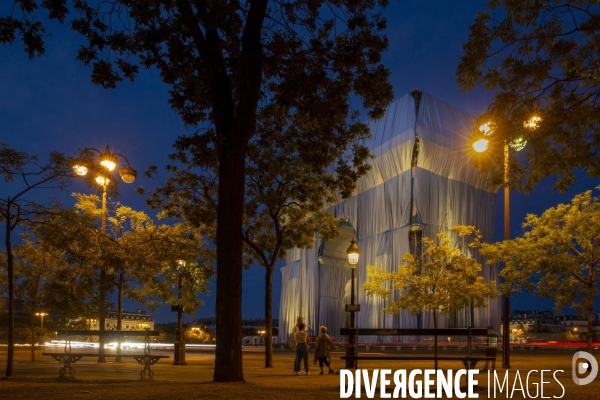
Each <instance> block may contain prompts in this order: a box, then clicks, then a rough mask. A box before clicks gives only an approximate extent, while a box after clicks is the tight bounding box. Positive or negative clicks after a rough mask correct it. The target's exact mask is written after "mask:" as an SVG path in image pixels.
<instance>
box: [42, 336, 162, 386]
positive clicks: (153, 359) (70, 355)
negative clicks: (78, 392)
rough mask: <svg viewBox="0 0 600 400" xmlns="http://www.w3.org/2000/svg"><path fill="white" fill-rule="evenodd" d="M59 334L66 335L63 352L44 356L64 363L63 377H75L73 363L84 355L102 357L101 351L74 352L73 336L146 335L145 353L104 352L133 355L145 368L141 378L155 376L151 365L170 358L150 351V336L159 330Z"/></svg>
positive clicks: (108, 354)
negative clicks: (72, 347)
mask: <svg viewBox="0 0 600 400" xmlns="http://www.w3.org/2000/svg"><path fill="white" fill-rule="evenodd" d="M58 335H59V336H65V348H64V351H63V352H61V353H57V352H52V353H50V352H46V353H42V355H43V356H49V357H52V358H53V359H55V360H56V361H58V362H59V363H63V364H64V365H63V367H62V368H61V369H60V371H59V374H60V377H61V378H65V375H66V374H67V373H68V374H69V378H73V377H74V372H75V369H74V368H73V367H72V366H71V364H75V363H76V362H77V361H79V360H81V359H82V358H83V357H100V354H99V353H91V352H73V351H72V350H71V337H73V336H101V335H102V336H117V337H119V338H120V339H122V338H124V337H126V336H144V353H143V354H141V353H140V354H111V353H104V354H103V356H104V357H131V358H133V359H134V360H135V361H137V362H138V364H140V365H143V366H144V369H142V371H141V372H140V377H141V378H146V377H148V378H150V379H152V378H153V377H154V371H152V369H151V368H150V366H151V365H154V364H156V363H157V362H158V360H160V359H161V358H169V356H162V355H155V354H151V353H150V341H149V338H150V336H159V335H160V333H159V332H158V331H151V330H148V329H145V330H143V331H97V330H69V331H59V332H58Z"/></svg>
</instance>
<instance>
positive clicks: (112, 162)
mask: <svg viewBox="0 0 600 400" xmlns="http://www.w3.org/2000/svg"><path fill="white" fill-rule="evenodd" d="M117 162H118V160H117V157H116V156H115V155H113V154H111V153H109V152H108V151H106V152H105V153H102V154H101V155H100V165H102V166H103V167H104V168H106V169H107V170H109V171H112V170H114V169H115V167H116V166H117Z"/></svg>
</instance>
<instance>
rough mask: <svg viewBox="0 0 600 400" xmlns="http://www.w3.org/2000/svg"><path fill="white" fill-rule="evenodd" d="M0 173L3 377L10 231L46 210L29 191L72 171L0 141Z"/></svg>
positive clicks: (64, 182) (60, 182) (11, 330)
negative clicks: (2, 187)
mask: <svg viewBox="0 0 600 400" xmlns="http://www.w3.org/2000/svg"><path fill="white" fill-rule="evenodd" d="M1 24H2V21H0V32H2V27H1ZM0 38H1V36H0ZM0 176H1V177H3V179H4V182H5V183H6V184H7V187H8V188H10V189H7V191H6V192H5V193H3V194H2V197H1V198H0V222H3V223H4V234H5V246H6V247H5V249H6V283H7V289H8V351H7V357H6V376H7V377H10V376H12V373H13V360H14V350H15V349H14V344H15V338H14V335H15V320H14V298H15V276H14V272H15V271H14V255H13V250H12V247H13V244H12V234H13V233H14V232H15V230H16V229H17V228H18V227H19V226H21V225H24V224H26V223H29V222H31V221H34V220H36V219H38V218H39V216H40V215H41V214H44V213H47V212H48V211H49V209H48V208H47V207H45V204H44V203H43V202H39V201H36V200H34V199H32V198H31V194H32V193H33V192H37V191H39V190H40V189H60V190H63V189H64V188H65V187H67V186H68V184H69V178H71V177H72V176H73V173H72V170H71V167H70V164H69V159H68V158H67V157H65V156H64V155H63V154H61V153H58V152H51V153H50V155H49V156H48V159H47V160H44V161H40V159H39V158H38V156H36V155H29V154H27V153H25V152H22V151H18V150H16V149H13V148H12V147H10V146H9V145H8V144H6V143H3V142H0ZM9 191H10V192H9Z"/></svg>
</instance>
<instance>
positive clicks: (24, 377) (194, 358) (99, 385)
mask: <svg viewBox="0 0 600 400" xmlns="http://www.w3.org/2000/svg"><path fill="white" fill-rule="evenodd" d="M407 354H410V353H407ZM340 355H341V353H337V354H333V355H332V366H333V367H334V368H335V369H336V370H338V369H339V367H341V366H343V364H342V361H341V360H340V359H339V356H340ZM572 355H573V352H568V351H551V352H550V351H548V352H544V351H514V352H513V353H512V355H511V361H512V365H511V367H512V368H511V369H510V370H509V379H508V382H509V387H510V389H511V390H512V387H513V384H514V382H515V378H516V371H517V370H518V371H519V375H520V377H521V381H522V384H523V387H524V388H525V386H526V385H527V383H526V379H527V373H528V372H529V371H530V370H537V371H538V372H533V373H531V374H530V375H529V386H528V388H529V394H530V396H534V397H535V395H536V387H537V389H538V390H539V386H540V381H541V373H540V370H542V369H544V370H551V371H552V372H554V371H556V370H563V371H564V372H559V373H557V374H556V377H557V378H558V380H559V381H560V383H561V384H562V385H563V387H564V392H565V393H564V396H562V398H563V399H569V400H570V399H585V400H594V399H600V376H599V377H597V378H596V380H595V381H594V382H592V383H591V384H589V385H587V386H577V385H575V384H574V383H573V380H572V378H571V359H572ZM311 356H312V353H311ZM29 357H30V352H29V351H28V350H27V349H18V350H17V352H16V361H15V376H14V377H13V378H10V379H5V380H1V381H0V399H38V398H43V399H48V400H54V399H148V400H150V399H168V400H175V399H206V398H217V399H239V398H243V399H290V398H301V399H306V398H309V399H319V400H321V399H339V398H340V377H339V376H338V375H322V376H319V375H318V373H319V368H318V366H314V365H313V364H312V357H310V359H311V363H310V365H309V370H310V373H311V375H310V376H293V375H292V369H293V367H292V366H293V360H294V354H293V353H292V352H291V351H283V352H282V351H277V352H275V354H274V364H275V367H274V368H270V369H265V368H264V354H263V353H262V352H244V376H245V379H246V383H225V384H224V383H218V384H217V383H213V382H211V379H212V374H213V362H214V353H211V352H194V353H191V352H188V354H187V356H186V361H187V362H188V365H187V366H175V365H172V364H171V363H172V358H171V359H167V360H161V361H159V362H158V363H157V364H156V365H155V366H153V370H154V372H155V376H154V380H140V379H139V372H140V370H141V366H139V365H138V364H137V363H135V362H134V361H133V360H131V359H125V360H126V362H124V363H121V364H117V363H115V362H113V361H114V359H112V358H109V359H108V362H107V363H106V364H97V363H96V362H95V361H94V360H93V359H89V360H87V361H83V360H82V361H80V362H78V363H76V364H74V367H75V377H76V379H73V380H59V379H58V370H59V368H60V364H58V363H57V362H55V361H54V360H52V359H50V358H49V357H43V356H41V351H37V352H36V360H37V361H36V362H35V363H33V362H31V361H29ZM596 358H597V359H598V357H596ZM84 360H85V359H84ZM499 361H500V357H499V358H498V364H497V367H498V369H497V373H498V374H499V375H500V376H501V377H502V378H504V374H505V370H503V369H501V368H499V365H500V362H499ZM359 366H360V368H367V369H371V370H372V369H374V368H385V369H391V370H397V369H406V370H412V369H417V368H418V369H428V368H433V363H432V362H417V361H408V362H399V361H389V362H388V361H371V362H361V363H360V365H359ZM0 368H1V369H0V371H2V375H3V374H4V371H5V368H6V347H0ZM440 368H441V369H454V370H457V369H459V368H462V366H461V365H460V364H459V363H457V362H445V363H440ZM492 377H493V375H492ZM421 378H422V376H421ZM478 378H479V379H478V380H479V388H478V390H477V393H478V394H479V398H483V399H485V398H488V384H487V372H483V371H482V372H481V373H480V374H479V377H478ZM544 382H548V383H545V384H544V397H549V398H552V397H553V396H556V397H561V395H563V388H562V387H561V386H560V385H559V384H558V383H557V382H556V380H555V379H554V378H553V376H552V373H547V372H545V373H544ZM462 385H463V386H464V385H466V380H465V379H464V378H463V380H462ZM393 388H394V386H393V384H392V386H390V388H389V389H388V393H391V392H392V390H393ZM516 388H517V389H518V388H520V385H519V382H517V384H516ZM497 390H498V389H497ZM490 392H491V397H490V398H494V396H493V389H491V388H490ZM510 394H511V393H508V396H507V393H506V388H505V389H504V391H503V392H502V393H498V391H497V393H496V398H500V399H506V398H513V399H521V398H530V396H529V395H527V392H526V397H524V396H523V393H522V392H521V391H519V390H515V391H514V392H513V393H512V397H511V396H510ZM539 395H540V393H538V397H537V398H538V399H539V398H541V396H539ZM351 398H355V396H354V394H353V395H352V396H351ZM361 398H363V399H366V398H367V396H366V394H365V390H364V388H363V390H362V396H361ZM375 398H379V390H377V391H376V396H375ZM454 398H456V397H454Z"/></svg>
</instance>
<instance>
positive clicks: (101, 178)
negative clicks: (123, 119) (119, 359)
mask: <svg viewBox="0 0 600 400" xmlns="http://www.w3.org/2000/svg"><path fill="white" fill-rule="evenodd" d="M89 152H95V153H98V162H99V164H100V166H101V168H100V169H99V170H97V174H96V183H97V184H98V185H100V187H101V188H102V226H101V229H102V234H106V219H107V210H106V188H107V187H108V184H109V183H110V181H111V178H112V171H113V170H114V169H115V168H116V167H117V164H118V161H119V157H121V158H122V159H123V160H125V162H126V163H127V165H126V166H125V167H123V168H121V169H119V175H120V176H121V179H122V180H123V182H125V183H133V181H134V180H135V178H136V177H137V171H136V170H135V169H133V168H131V166H130V165H129V160H128V159H127V157H125V156H124V155H123V154H120V153H114V152H111V151H110V149H109V148H108V146H106V150H105V151H104V152H102V151H100V150H98V149H95V148H93V147H86V148H85V149H83V151H82V152H81V155H80V158H78V159H77V160H75V162H74V163H73V170H74V171H75V173H76V174H77V175H80V176H84V175H87V173H88V172H89V170H90V166H89V164H88V161H87V160H86V159H83V158H81V156H82V155H83V154H84V153H89ZM105 282H106V268H104V267H103V268H100V321H99V325H100V326H99V328H100V331H105V330H106V315H105V314H106V288H105ZM120 312H121V309H119V314H120ZM121 317H122V315H119V316H118V318H117V329H118V330H121V329H122V326H121V319H122V318H121ZM98 341H99V346H98V347H99V351H98V354H99V357H98V362H101V363H104V362H106V359H105V357H104V344H105V342H106V338H105V337H104V335H102V334H101V335H100V336H99V340H98ZM119 349H120V346H119Z"/></svg>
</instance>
